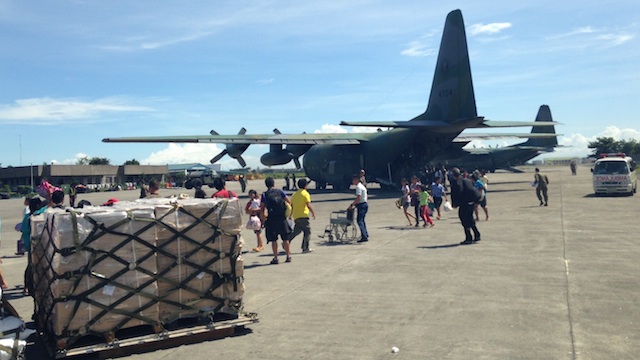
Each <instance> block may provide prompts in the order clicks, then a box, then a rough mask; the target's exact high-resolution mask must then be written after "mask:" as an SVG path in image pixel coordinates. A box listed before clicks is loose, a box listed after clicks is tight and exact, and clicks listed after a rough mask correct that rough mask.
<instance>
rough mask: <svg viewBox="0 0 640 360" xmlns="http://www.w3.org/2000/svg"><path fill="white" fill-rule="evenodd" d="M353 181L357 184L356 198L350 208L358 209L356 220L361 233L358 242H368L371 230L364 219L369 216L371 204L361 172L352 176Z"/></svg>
mask: <svg viewBox="0 0 640 360" xmlns="http://www.w3.org/2000/svg"><path fill="white" fill-rule="evenodd" d="M351 183H352V184H353V185H355V186H356V199H355V200H353V202H352V203H351V205H349V210H351V209H353V208H354V207H355V208H357V209H358V215H357V217H356V219H357V220H356V222H357V223H358V227H359V228H360V234H361V237H360V240H358V242H367V241H369V232H368V231H367V224H366V222H365V220H364V219H365V217H366V216H367V211H369V205H368V204H367V197H368V193H367V188H366V186H364V184H363V183H362V182H361V181H360V175H359V174H356V175H353V176H352V178H351Z"/></svg>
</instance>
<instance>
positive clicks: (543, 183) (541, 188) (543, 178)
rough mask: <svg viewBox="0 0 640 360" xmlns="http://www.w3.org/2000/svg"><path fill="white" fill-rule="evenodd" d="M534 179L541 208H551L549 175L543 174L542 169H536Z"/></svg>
mask: <svg viewBox="0 0 640 360" xmlns="http://www.w3.org/2000/svg"><path fill="white" fill-rule="evenodd" d="M533 179H534V182H533V183H534V185H535V186H536V196H537V197H538V200H540V206H542V205H544V206H549V194H548V187H547V185H548V184H549V178H548V177H547V175H543V174H541V173H540V169H538V168H536V173H535V175H534V176H533ZM543 200H544V201H543Z"/></svg>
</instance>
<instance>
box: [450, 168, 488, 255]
mask: <svg viewBox="0 0 640 360" xmlns="http://www.w3.org/2000/svg"><path fill="white" fill-rule="evenodd" d="M451 172H452V175H453V182H451V203H452V204H451V205H452V206H453V207H454V208H456V207H457V208H458V217H459V218H460V222H461V223H462V227H463V228H464V235H465V239H464V241H463V242H461V243H460V244H461V245H469V244H473V243H474V242H477V241H480V231H478V228H477V227H476V221H475V220H474V218H473V209H474V207H475V204H476V203H478V202H479V201H480V197H481V194H480V192H479V191H478V189H477V188H476V187H475V186H473V182H472V181H471V180H470V179H466V178H463V177H462V176H461V175H460V169H458V168H453V169H452V170H451ZM472 231H473V237H471V232H472Z"/></svg>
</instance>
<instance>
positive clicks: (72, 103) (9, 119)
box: [0, 97, 153, 125]
mask: <svg viewBox="0 0 640 360" xmlns="http://www.w3.org/2000/svg"><path fill="white" fill-rule="evenodd" d="M150 111H153V109H151V108H148V107H144V106H133V105H128V104H126V102H125V101H123V100H122V99H118V98H103V99H98V100H95V101H82V100H77V99H71V98H70V99H52V98H48V97H44V98H31V99H19V100H16V101H15V104H12V105H0V122H5V123H15V122H19V121H20V120H30V121H35V122H36V123H39V122H38V120H44V121H43V122H42V123H41V124H44V125H46V124H49V125H56V124H58V123H60V122H65V121H69V120H86V119H87V118H93V117H95V116H97V115H99V114H102V113H108V112H111V113H114V112H150Z"/></svg>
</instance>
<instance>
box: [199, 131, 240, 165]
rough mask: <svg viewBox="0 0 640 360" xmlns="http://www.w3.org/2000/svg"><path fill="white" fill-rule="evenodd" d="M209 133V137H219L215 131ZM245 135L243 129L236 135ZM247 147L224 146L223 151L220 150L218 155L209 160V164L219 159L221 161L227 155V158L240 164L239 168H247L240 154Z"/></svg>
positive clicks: (237, 145)
mask: <svg viewBox="0 0 640 360" xmlns="http://www.w3.org/2000/svg"><path fill="white" fill-rule="evenodd" d="M209 133H210V134H211V135H219V134H218V133H217V132H216V131H215V130H211V131H210V132H209ZM246 133H247V129H245V128H242V129H240V131H238V135H244V134H246ZM248 147H249V144H226V145H225V149H224V150H222V151H221V152H220V153H219V154H218V155H216V156H214V157H213V158H212V159H211V160H210V162H211V163H212V164H215V163H216V162H218V161H219V160H220V159H222V158H223V157H224V156H225V155H229V157H231V158H233V159H236V160H237V161H238V163H239V164H240V166H242V167H243V168H244V167H247V162H246V161H244V159H243V158H242V153H244V152H245V151H246V150H247V148H248Z"/></svg>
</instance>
